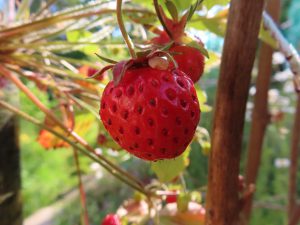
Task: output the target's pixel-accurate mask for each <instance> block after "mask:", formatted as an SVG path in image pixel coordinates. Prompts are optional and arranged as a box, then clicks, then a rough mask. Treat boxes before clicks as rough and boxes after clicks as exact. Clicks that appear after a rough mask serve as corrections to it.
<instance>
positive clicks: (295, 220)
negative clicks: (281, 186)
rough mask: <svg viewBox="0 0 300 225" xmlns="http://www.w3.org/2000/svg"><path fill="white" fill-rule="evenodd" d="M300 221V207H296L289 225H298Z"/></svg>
mask: <svg viewBox="0 0 300 225" xmlns="http://www.w3.org/2000/svg"><path fill="white" fill-rule="evenodd" d="M299 221H300V205H295V207H294V209H293V212H292V216H291V218H289V223H288V225H297V224H299Z"/></svg>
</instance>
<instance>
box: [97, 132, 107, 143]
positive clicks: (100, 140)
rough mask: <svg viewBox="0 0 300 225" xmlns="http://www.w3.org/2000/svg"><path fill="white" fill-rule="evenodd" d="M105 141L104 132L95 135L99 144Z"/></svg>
mask: <svg viewBox="0 0 300 225" xmlns="http://www.w3.org/2000/svg"><path fill="white" fill-rule="evenodd" d="M105 142H107V138H106V136H105V135H104V134H99V135H98V137H97V143H98V144H99V145H102V144H104V143H105Z"/></svg>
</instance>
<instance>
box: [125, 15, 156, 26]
mask: <svg viewBox="0 0 300 225" xmlns="http://www.w3.org/2000/svg"><path fill="white" fill-rule="evenodd" d="M127 16H128V18H129V19H131V20H132V21H133V22H135V23H139V24H154V23H155V21H156V20H157V17H156V15H155V14H152V13H144V14H142V15H141V14H133V13H130V14H127Z"/></svg>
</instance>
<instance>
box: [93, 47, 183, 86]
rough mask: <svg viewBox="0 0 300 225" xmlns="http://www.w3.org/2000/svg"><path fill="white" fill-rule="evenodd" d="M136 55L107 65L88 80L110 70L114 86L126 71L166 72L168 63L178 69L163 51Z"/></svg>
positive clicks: (174, 62) (170, 56) (171, 58)
mask: <svg viewBox="0 0 300 225" xmlns="http://www.w3.org/2000/svg"><path fill="white" fill-rule="evenodd" d="M166 48H169V47H165V49H166ZM137 55H138V57H137V58H135V59H129V60H122V61H120V62H116V63H114V64H110V65H107V66H105V67H103V68H102V69H101V70H99V71H97V72H96V73H95V74H94V75H92V76H90V77H89V78H97V77H99V76H101V75H102V74H103V73H104V72H106V71H107V70H110V69H112V74H113V81H114V84H115V85H118V84H119V83H120V81H121V80H122V79H123V77H124V74H125V73H126V71H127V70H128V69H132V68H142V67H151V68H153V69H159V70H167V69H168V68H169V65H170V62H171V63H172V64H173V66H172V68H175V69H176V68H178V65H177V63H176V61H175V60H174V58H173V57H172V55H171V54H170V53H168V52H167V51H165V50H159V49H156V50H151V51H149V50H147V51H142V52H138V53H137ZM106 61H107V60H106ZM111 62H112V61H111Z"/></svg>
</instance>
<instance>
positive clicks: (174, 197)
mask: <svg viewBox="0 0 300 225" xmlns="http://www.w3.org/2000/svg"><path fill="white" fill-rule="evenodd" d="M174 202H177V195H168V196H167V197H166V203H168V204H169V203H174Z"/></svg>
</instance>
